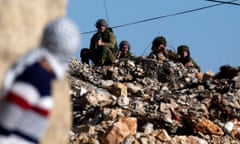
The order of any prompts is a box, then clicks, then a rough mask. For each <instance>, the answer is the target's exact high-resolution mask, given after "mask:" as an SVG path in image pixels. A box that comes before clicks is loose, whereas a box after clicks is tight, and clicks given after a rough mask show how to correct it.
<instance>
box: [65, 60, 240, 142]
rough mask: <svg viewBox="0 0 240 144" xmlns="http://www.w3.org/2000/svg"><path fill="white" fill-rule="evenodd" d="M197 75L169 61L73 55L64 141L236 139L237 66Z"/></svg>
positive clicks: (239, 116)
mask: <svg viewBox="0 0 240 144" xmlns="http://www.w3.org/2000/svg"><path fill="white" fill-rule="evenodd" d="M220 70H221V71H220V72H219V73H218V74H216V75H214V74H213V73H211V72H208V73H205V74H201V73H199V72H198V71H197V69H194V68H185V67H184V66H183V65H182V64H181V63H174V62H172V61H168V62H165V63H164V64H161V63H158V62H156V61H154V60H151V59H144V58H139V59H137V60H136V61H134V62H133V61H130V60H121V61H119V62H118V63H117V64H116V65H114V66H111V67H107V66H106V67H103V68H96V67H94V66H92V65H88V64H82V63H81V62H80V61H78V60H76V59H73V60H72V61H71V69H70V77H69V79H70V84H71V93H70V95H71V98H72V108H73V113H72V116H73V127H72V131H71V132H70V136H69V144H78V143H81V144H82V143H89V144H90V143H92V144H102V143H104V144H119V143H122V144H157V143H167V144H193V143H194V144H207V143H212V144H222V143H224V144H228V143H229V144H230V143H231V144H233V143H236V144H237V143H240V73H239V72H240V68H233V67H229V66H223V67H221V69H220Z"/></svg>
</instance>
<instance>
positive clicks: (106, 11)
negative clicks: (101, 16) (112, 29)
mask: <svg viewBox="0 0 240 144" xmlns="http://www.w3.org/2000/svg"><path fill="white" fill-rule="evenodd" d="M103 3H104V9H105V14H106V17H107V22H108V24H110V20H109V16H108V10H107V5H106V1H105V0H103Z"/></svg>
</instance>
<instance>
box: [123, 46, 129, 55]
mask: <svg viewBox="0 0 240 144" xmlns="http://www.w3.org/2000/svg"><path fill="white" fill-rule="evenodd" d="M128 50H129V48H128V45H123V47H122V52H123V53H128Z"/></svg>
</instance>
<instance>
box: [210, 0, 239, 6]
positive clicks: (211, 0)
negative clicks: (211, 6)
mask: <svg viewBox="0 0 240 144" xmlns="http://www.w3.org/2000/svg"><path fill="white" fill-rule="evenodd" d="M206 1H210V2H217V3H222V4H230V5H236V6H240V4H239V3H233V2H225V1H219V0H206Z"/></svg>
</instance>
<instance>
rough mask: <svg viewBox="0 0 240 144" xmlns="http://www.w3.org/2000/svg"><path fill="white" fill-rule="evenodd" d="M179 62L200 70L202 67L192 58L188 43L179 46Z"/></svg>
mask: <svg viewBox="0 0 240 144" xmlns="http://www.w3.org/2000/svg"><path fill="white" fill-rule="evenodd" d="M177 54H178V62H181V63H182V64H183V65H184V66H186V67H195V68H197V69H198V70H199V72H200V71H201V70H200V67H199V66H198V65H197V63H196V62H195V61H194V60H193V59H192V57H191V55H190V50H189V47H188V46H187V45H180V46H179V47H178V52H177Z"/></svg>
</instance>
